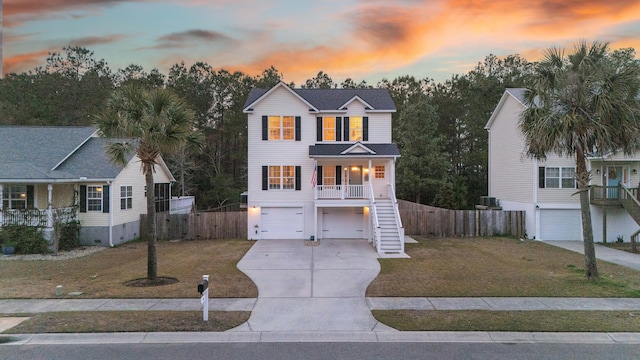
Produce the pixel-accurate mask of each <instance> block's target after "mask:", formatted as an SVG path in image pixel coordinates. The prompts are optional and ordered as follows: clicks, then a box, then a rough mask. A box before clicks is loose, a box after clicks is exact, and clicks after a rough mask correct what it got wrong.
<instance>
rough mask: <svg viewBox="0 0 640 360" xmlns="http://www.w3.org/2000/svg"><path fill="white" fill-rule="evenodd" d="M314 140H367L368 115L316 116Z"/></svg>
mask: <svg viewBox="0 0 640 360" xmlns="http://www.w3.org/2000/svg"><path fill="white" fill-rule="evenodd" d="M316 119H317V126H316V134H317V138H316V141H318V142H320V141H352V142H355V141H369V117H368V116H351V117H349V116H343V117H341V116H337V117H333V116H318V117H317V118H316Z"/></svg>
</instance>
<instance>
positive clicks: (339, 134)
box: [336, 117, 342, 141]
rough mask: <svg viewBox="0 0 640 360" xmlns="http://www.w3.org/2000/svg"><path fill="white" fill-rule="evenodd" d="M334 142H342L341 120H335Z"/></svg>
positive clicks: (338, 118)
mask: <svg viewBox="0 0 640 360" xmlns="http://www.w3.org/2000/svg"><path fill="white" fill-rule="evenodd" d="M336 141H342V118H341V117H337V118H336Z"/></svg>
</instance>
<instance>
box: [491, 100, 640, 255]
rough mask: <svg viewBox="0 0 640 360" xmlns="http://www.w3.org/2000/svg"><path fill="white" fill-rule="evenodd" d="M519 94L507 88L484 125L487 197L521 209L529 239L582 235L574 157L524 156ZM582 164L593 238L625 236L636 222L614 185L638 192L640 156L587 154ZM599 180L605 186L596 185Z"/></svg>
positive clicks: (561, 238)
mask: <svg viewBox="0 0 640 360" xmlns="http://www.w3.org/2000/svg"><path fill="white" fill-rule="evenodd" d="M524 93H525V89H507V90H506V91H505V92H504V94H503V96H502V98H501V99H500V102H499V103H498V105H497V107H496V109H495V110H494V112H493V114H492V115H491V118H490V119H489V121H488V122H487V125H486V127H485V128H486V129H487V131H488V132H489V196H490V197H494V198H496V200H497V201H498V203H499V205H500V206H501V207H502V208H503V209H504V210H524V211H525V212H526V215H525V217H526V224H525V226H526V234H527V236H528V237H529V238H532V239H538V240H582V220H581V216H580V199H579V196H578V194H577V193H576V183H575V178H574V173H575V166H576V165H575V159H574V158H567V157H559V156H557V155H555V154H547V159H546V161H537V160H534V159H531V158H529V157H528V156H527V155H526V153H525V141H524V136H523V135H522V133H521V131H520V130H519V128H518V123H519V120H520V114H521V112H522V111H523V110H524V109H525V105H524V102H523V97H524ZM587 166H588V168H589V169H591V170H592V179H591V184H592V185H594V186H596V187H595V188H593V189H592V190H591V191H590V192H591V194H590V195H591V214H592V224H593V231H594V239H595V240H598V239H600V240H605V239H606V241H609V242H611V241H615V240H617V238H618V236H622V237H623V238H624V239H626V241H628V240H629V239H630V236H631V235H632V234H634V233H635V232H636V231H637V230H638V229H640V226H639V225H638V223H637V222H636V221H634V219H633V218H632V216H631V215H630V213H629V211H627V210H625V208H624V207H623V205H622V202H621V201H620V200H619V199H618V198H617V197H618V194H619V193H620V194H621V195H622V194H623V193H622V192H623V191H624V190H620V189H618V185H619V184H620V185H623V186H624V187H626V188H628V189H629V192H630V194H631V193H632V194H634V197H637V194H636V193H637V189H636V188H637V186H638V181H639V180H640V176H639V175H638V169H639V168H640V156H638V155H636V156H633V157H626V156H624V155H621V154H610V155H607V156H604V157H592V158H589V159H588V162H587ZM601 185H604V186H609V187H610V188H599V187H597V186H601ZM606 193H608V196H604V195H605V194H606ZM614 195H615V197H616V199H614V198H613V197H614ZM639 220H640V219H639ZM605 230H606V231H605Z"/></svg>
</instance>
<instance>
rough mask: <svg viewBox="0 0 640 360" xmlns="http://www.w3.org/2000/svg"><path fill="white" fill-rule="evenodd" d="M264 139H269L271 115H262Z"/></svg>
mask: <svg viewBox="0 0 640 360" xmlns="http://www.w3.org/2000/svg"><path fill="white" fill-rule="evenodd" d="M262 140H269V117H268V116H263V117H262Z"/></svg>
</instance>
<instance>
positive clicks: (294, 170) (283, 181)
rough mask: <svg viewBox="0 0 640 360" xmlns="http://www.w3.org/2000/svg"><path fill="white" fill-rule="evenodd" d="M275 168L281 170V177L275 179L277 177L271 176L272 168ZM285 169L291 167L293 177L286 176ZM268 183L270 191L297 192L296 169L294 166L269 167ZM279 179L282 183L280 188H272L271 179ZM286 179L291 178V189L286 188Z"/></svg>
mask: <svg viewBox="0 0 640 360" xmlns="http://www.w3.org/2000/svg"><path fill="white" fill-rule="evenodd" d="M272 167H275V168H278V169H279V176H278V177H275V176H271V168H272ZM285 167H291V168H292V171H293V172H292V174H291V177H288V176H284V168H285ZM268 169H269V171H268V183H267V185H268V186H267V188H268V190H269V191H277V190H282V191H295V189H296V167H295V166H294V165H268ZM276 178H277V179H279V181H280V183H279V186H278V187H271V179H276ZM286 178H291V188H285V187H284V184H285V179H286Z"/></svg>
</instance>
